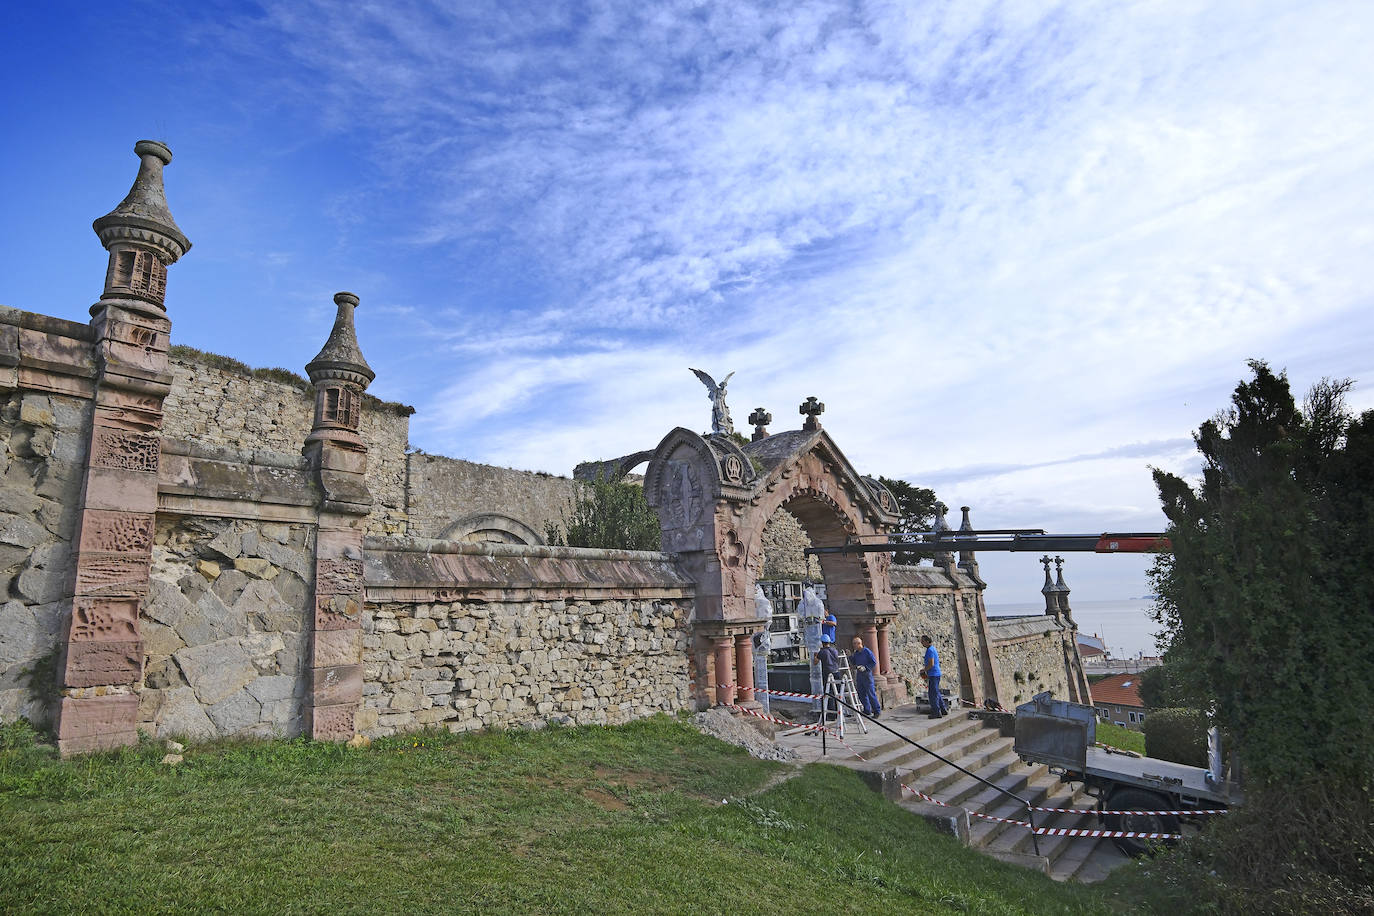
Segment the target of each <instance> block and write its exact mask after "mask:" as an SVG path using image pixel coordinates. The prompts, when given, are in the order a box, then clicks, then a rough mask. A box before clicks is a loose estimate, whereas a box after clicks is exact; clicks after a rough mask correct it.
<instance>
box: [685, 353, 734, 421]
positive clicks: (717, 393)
mask: <svg viewBox="0 0 1374 916" xmlns="http://www.w3.org/2000/svg"><path fill="white" fill-rule="evenodd" d="M688 368H691V367H690V366H689V367H688ZM692 371H693V372H695V373H696V376H697V378H699V379H701V383H702V384H703V385H705V386H706V396H707V397H708V398H710V399H711V432H712V433H714V434H716V435H717V436H729V435H732V434H733V433H734V431H735V424H734V423H732V422H731V421H730V408H729V407H726V406H725V386H726V385H728V384H730V375H734V374H735V373H733V372H731V373H730V375H727V376H726V377H725V378H723V379H721V380H720V384H719V385H717V384H716V380H715V379H713V378H711V376H709V375H707V374H706V373H705V372H702V371H701V370H700V369H692Z"/></svg>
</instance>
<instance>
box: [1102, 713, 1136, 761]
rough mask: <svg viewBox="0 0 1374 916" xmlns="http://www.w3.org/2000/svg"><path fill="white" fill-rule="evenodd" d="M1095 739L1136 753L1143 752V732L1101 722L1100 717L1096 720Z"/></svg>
mask: <svg viewBox="0 0 1374 916" xmlns="http://www.w3.org/2000/svg"><path fill="white" fill-rule="evenodd" d="M1097 740H1098V741H1100V742H1101V743H1103V744H1110V745H1111V746H1112V747H1116V748H1120V749H1121V750H1123V751H1135V752H1136V753H1137V754H1143V753H1145V733H1144V732H1137V731H1132V730H1131V729H1129V728H1122V727H1121V726H1120V725H1113V724H1112V723H1110V722H1103V721H1102V720H1101V719H1099V720H1098V722H1097Z"/></svg>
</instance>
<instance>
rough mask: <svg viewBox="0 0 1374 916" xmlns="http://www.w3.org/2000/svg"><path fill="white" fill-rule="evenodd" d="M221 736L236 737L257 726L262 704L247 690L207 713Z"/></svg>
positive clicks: (223, 701)
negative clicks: (235, 735)
mask: <svg viewBox="0 0 1374 916" xmlns="http://www.w3.org/2000/svg"><path fill="white" fill-rule="evenodd" d="M205 713H206V715H208V716H209V717H210V721H211V722H213V723H215V728H216V730H217V731H218V732H219V733H220V734H221V735H234V734H237V733H239V732H241V731H244V730H245V729H248V728H252V727H253V726H254V725H257V724H258V723H259V721H260V720H261V717H262V704H261V703H259V702H258V701H257V700H256V699H254V698H253V695H252V694H251V693H249V692H248V691H247V690H240V691H238V692H237V693H234V694H232V695H231V696H229V697H228V698H226V699H224V700H221V701H220V702H218V703H215V704H214V705H213V706H211V707H210V708H209V709H207V710H206V711H205Z"/></svg>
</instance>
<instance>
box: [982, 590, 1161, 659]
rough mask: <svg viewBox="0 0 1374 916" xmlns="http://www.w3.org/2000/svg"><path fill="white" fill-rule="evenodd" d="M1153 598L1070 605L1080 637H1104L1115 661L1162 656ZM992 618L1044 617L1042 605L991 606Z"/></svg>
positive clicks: (1013, 604) (1032, 602) (1081, 602)
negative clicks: (1153, 610)
mask: <svg viewBox="0 0 1374 916" xmlns="http://www.w3.org/2000/svg"><path fill="white" fill-rule="evenodd" d="M1153 607H1154V598H1153V597H1144V596H1142V597H1139V598H1120V599H1117V600H1115V601H1073V600H1070V601H1069V608H1070V611H1071V613H1072V614H1073V619H1074V621H1075V622H1076V623H1077V624H1078V630H1079V632H1080V633H1084V634H1087V635H1093V636H1098V637H1101V638H1102V640H1103V641H1104V642H1105V643H1106V644H1107V649H1108V650H1109V651H1110V652H1111V655H1112V658H1136V657H1137V656H1139V655H1142V654H1143V655H1159V647H1158V645H1157V644H1156V642H1155V633H1156V632H1157V631H1158V630H1159V629H1160V625H1159V624H1158V623H1156V622H1155V621H1154V620H1152V619H1151V618H1150V613H1149V612H1150V610H1151V609H1152V608H1153ZM987 609H988V616H989V617H1024V616H1027V615H1034V614H1043V613H1044V612H1045V604H1044V602H1042V601H1020V602H1007V603H1005V604H988V606H987Z"/></svg>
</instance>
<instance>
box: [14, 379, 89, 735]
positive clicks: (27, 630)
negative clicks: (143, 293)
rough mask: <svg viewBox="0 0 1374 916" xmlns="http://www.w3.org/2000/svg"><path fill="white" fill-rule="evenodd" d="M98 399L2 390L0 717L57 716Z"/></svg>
mask: <svg viewBox="0 0 1374 916" xmlns="http://www.w3.org/2000/svg"><path fill="white" fill-rule="evenodd" d="M90 423H91V402H90V401H88V400H85V399H83V398H76V397H70V396H66V395H61V394H54V393H46V392H37V391H17V390H13V389H12V388H11V390H8V391H0V441H3V449H2V450H0V472H2V473H3V477H2V478H0V579H2V580H3V583H4V598H5V603H4V606H3V607H0V722H12V721H14V720H15V719H17V718H20V717H21V716H22V717H24V718H27V719H28V720H29V721H31V722H33V723H35V724H38V725H47V724H49V723H50V722H51V720H52V716H53V712H54V703H55V694H56V686H55V681H54V678H55V665H56V661H57V654H58V652H59V649H60V641H61V636H62V634H63V632H64V629H65V616H66V614H67V613H68V612H69V611H70V607H71V594H72V571H71V565H70V559H71V545H72V538H73V536H74V529H75V526H76V516H77V510H78V508H79V506H80V504H81V499H80V496H81V485H82V471H83V470H84V466H85V454H86V447H87V442H88V441H89V437H90Z"/></svg>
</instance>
